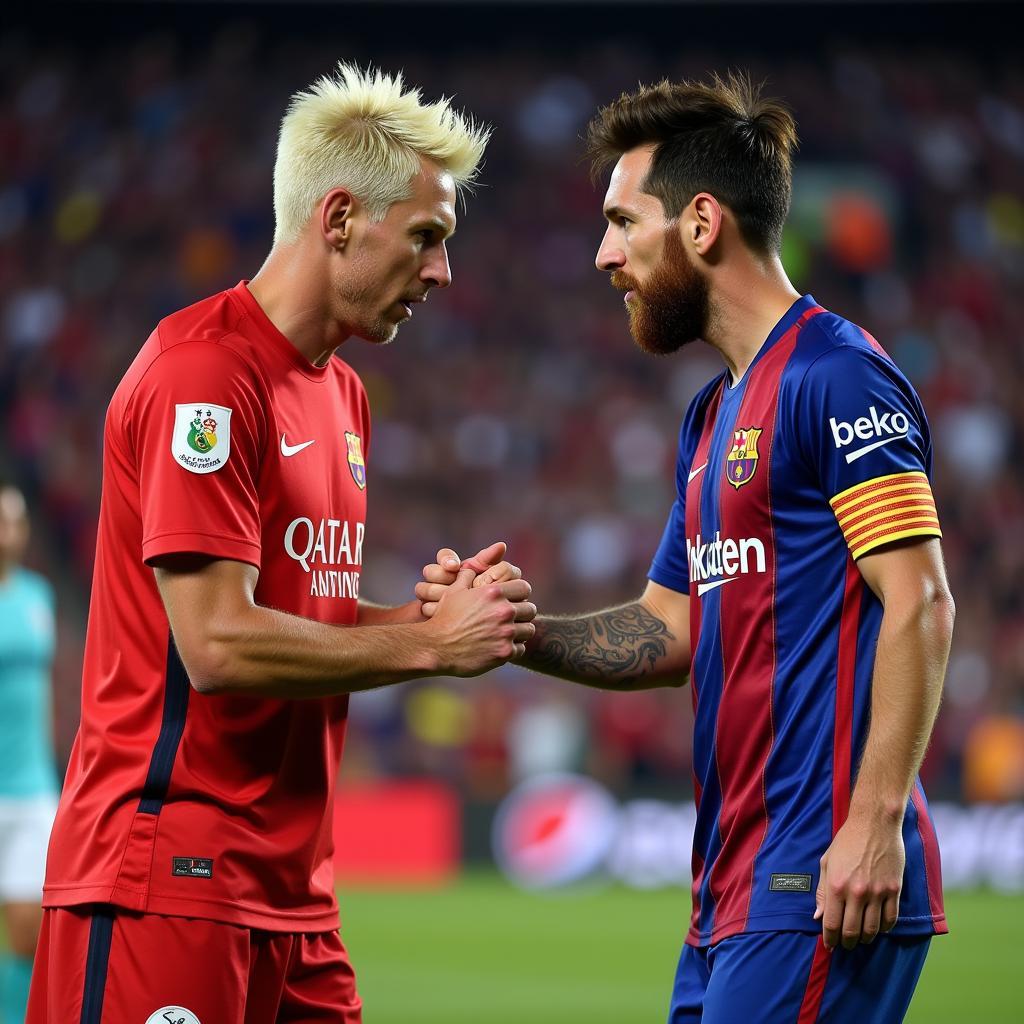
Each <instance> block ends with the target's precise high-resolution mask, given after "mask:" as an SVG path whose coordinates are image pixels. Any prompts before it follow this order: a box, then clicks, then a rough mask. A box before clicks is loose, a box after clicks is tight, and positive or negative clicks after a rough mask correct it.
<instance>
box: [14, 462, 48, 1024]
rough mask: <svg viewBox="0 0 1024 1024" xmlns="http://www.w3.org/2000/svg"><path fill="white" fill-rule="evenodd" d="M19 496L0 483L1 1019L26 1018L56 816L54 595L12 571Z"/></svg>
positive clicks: (20, 522) (19, 544) (20, 544)
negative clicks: (52, 682)
mask: <svg viewBox="0 0 1024 1024" xmlns="http://www.w3.org/2000/svg"><path fill="white" fill-rule="evenodd" d="M28 533H29V522H28V512H27V509H26V506H25V498H24V496H23V495H22V493H21V491H20V490H18V488H16V487H14V486H13V485H11V484H9V483H7V482H5V481H3V480H0V904H2V907H3V918H4V926H5V928H6V931H7V945H8V947H9V951H8V952H0V1020H4V1021H7V1022H8V1024H20V1022H21V1021H23V1020H24V1019H25V1002H26V1000H27V999H28V985H29V978H30V977H31V974H32V955H33V953H35V948H36V939H37V938H38V936H39V923H40V920H41V918H42V908H41V906H40V901H41V900H42V896H43V864H44V862H45V860H46V841H47V839H49V837H50V826H51V825H52V824H53V815H54V812H55V811H56V809H57V773H56V771H55V770H54V760H53V743H52V739H51V722H50V701H51V689H50V665H51V663H52V661H53V648H54V628H53V591H52V590H51V589H50V585H49V584H48V583H47V582H46V580H44V579H43V578H42V577H41V576H39V575H37V574H36V573H34V572H30V571H29V570H28V569H24V568H22V567H21V565H20V564H19V563H20V562H21V558H22V555H23V554H24V552H25V545H26V544H27V543H28Z"/></svg>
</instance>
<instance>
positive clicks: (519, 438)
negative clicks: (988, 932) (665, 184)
mask: <svg viewBox="0 0 1024 1024" xmlns="http://www.w3.org/2000/svg"><path fill="white" fill-rule="evenodd" d="M340 56H345V57H349V56H353V57H356V58H358V59H367V58H369V57H371V56H374V55H373V54H371V53H369V52H367V53H354V54H353V53H340V52H338V49H337V45H336V44H329V43H327V42H324V41H319V42H314V43H311V42H309V41H308V40H306V41H301V42H300V41H297V40H289V39H287V38H281V39H277V38H275V37H274V36H273V34H271V33H267V32H264V31H261V30H259V29H257V28H254V27H252V26H251V25H248V24H240V25H230V24H229V25H227V26H226V27H224V28H222V29H218V31H217V32H216V33H214V35H213V36H212V37H211V38H210V39H209V40H208V41H205V42H204V43H203V45H202V46H200V47H195V46H189V45H186V44H185V43H183V42H182V41H181V40H180V39H178V38H176V37H175V36H174V35H173V34H161V33H155V34H149V35H144V36H141V37H140V38H138V39H135V40H133V41H131V42H130V44H128V45H125V46H121V47H118V48H116V49H115V48H114V46H113V44H109V45H106V46H99V47H96V48H92V47H90V48H85V47H82V48H73V47H71V46H70V45H67V44H52V45H50V44H42V43H39V42H32V44H31V45H27V43H26V38H25V37H23V36H21V35H19V34H18V33H17V32H10V33H8V34H6V35H4V34H0V82H2V83H3V88H2V89H0V152H2V154H3V157H2V160H0V415H2V418H3V435H2V436H3V441H2V444H0V469H4V470H6V471H7V472H9V473H10V474H11V475H12V476H13V478H14V479H16V480H17V481H18V482H19V483H20V484H21V486H22V487H23V488H24V489H25V491H26V493H27V494H28V495H29V497H30V500H31V502H32V505H33V508H34V510H35V514H36V519H35V524H34V525H35V539H34V547H33V556H32V559H31V562H32V564H34V565H35V566H36V567H38V568H40V569H41V570H42V571H44V572H45V573H46V574H47V575H48V577H49V578H51V579H52V580H54V581H55V583H56V584H57V586H58V588H59V595H60V606H61V637H62V644H61V652H62V653H61V656H60V661H59V670H58V674H57V680H56V685H57V700H56V708H57V715H58V723H57V730H58V749H59V750H60V751H61V752H62V753H63V754H65V755H66V752H67V750H68V749H69V747H70V742H71V739H72V737H73V733H74V728H75V724H76V714H77V703H78V701H77V687H78V678H77V672H78V659H79V657H80V642H81V640H80V638H81V634H82V631H83V628H84V618H85V609H86V604H87V597H88V587H89V580H90V570H91V563H92V558H93V548H94V542H95V527H96V514H97V508H98V499H99V493H98V491H99V480H100V460H101V458H102V454H103V453H102V451H101V439H102V420H103V414H104V411H105V408H106V404H107V401H108V399H109V396H110V394H111V392H112V391H113V389H114V386H115V385H116V383H117V381H118V380H119V378H120V376H121V374H122V373H123V371H124V369H125V368H126V367H127V365H128V364H129V362H130V361H131V359H132V358H133V356H134V354H135V352H136V351H137V350H138V348H139V347H140V346H141V344H142V342H143V341H144V340H145V338H146V336H147V334H148V333H149V331H150V330H151V329H152V328H153V326H154V325H155V324H156V322H157V320H158V319H159V318H160V317H161V316H163V315H166V314H167V313H169V312H171V311H173V310H175V309H177V308H179V307H181V306H183V305H185V304H187V303H189V302H191V301H194V300H196V299H198V298H201V297H203V296H205V295H207V294H210V293H212V292H214V291H216V290H218V289H221V288H224V287H229V286H231V285H233V284H234V283H236V282H237V281H238V280H239V279H241V278H243V277H249V276H251V275H252V274H253V273H255V271H256V270H257V269H258V268H259V266H260V264H261V262H262V260H263V257H264V256H265V254H266V252H267V251H268V249H269V246H270V241H271V237H272V232H273V211H272V208H271V168H272V164H273V154H274V146H275V141H276V140H275V131H276V128H277V125H278V123H279V120H280V117H281V114H282V111H283V106H284V103H285V101H286V98H287V96H288V95H289V94H290V93H291V92H293V91H294V90H295V89H296V88H298V87H299V86H301V85H302V84H304V83H305V82H307V81H309V80H311V79H312V78H313V77H315V76H316V75H317V74H320V73H323V72H326V71H328V70H330V69H331V67H332V65H333V63H334V61H335V60H337V59H338V57H340ZM380 59H382V60H383V61H384V63H385V64H386V66H388V67H389V68H396V67H402V68H404V69H405V71H406V74H407V77H408V78H409V80H411V81H414V82H416V83H419V84H422V86H423V88H424V90H425V91H426V92H427V93H428V94H431V93H435V94H436V93H441V92H444V93H446V94H452V93H454V94H455V95H456V97H457V102H458V104H459V105H464V106H465V107H466V108H467V109H468V110H469V111H471V112H472V113H473V114H474V115H475V116H476V117H478V118H481V119H483V120H485V121H488V122H490V123H491V124H493V125H494V126H495V127H496V132H495V135H494V139H493V142H492V143H491V146H490V148H489V151H488V155H487V160H486V166H485V168H484V172H483V176H482V183H481V187H480V188H479V189H478V191H477V194H476V195H474V196H472V197H471V198H470V199H469V201H468V204H467V207H466V209H465V211H463V212H461V213H460V225H459V231H458V237H457V238H456V239H455V240H454V241H453V243H452V244H451V247H450V252H451V258H452V269H453V274H454V285H453V287H452V288H451V289H450V290H448V291H446V292H443V293H439V294H435V295H432V296H431V300H430V303H429V304H428V305H427V306H426V307H425V308H423V309H421V310H419V311H418V312H417V314H416V316H415V319H414V322H413V323H411V324H410V325H408V326H406V327H405V328H403V330H402V332H401V335H400V337H399V339H398V340H397V341H396V342H395V343H394V344H393V345H390V346H388V347H386V348H381V349H374V348H372V347H371V346H369V345H367V344H364V343H362V342H360V341H358V340H356V339H353V340H351V341H350V342H348V343H347V344H346V345H345V346H344V347H343V348H342V350H341V355H342V357H343V358H345V359H346V360H348V361H350V362H351V363H352V364H353V365H354V366H355V367H356V369H357V370H358V371H359V372H360V374H361V375H362V376H363V379H364V381H365V383H366V386H367V389H368V391H369V395H370V400H371V406H372V409H373V415H374V427H373V433H372V439H371V442H370V450H369V459H368V464H369V481H370V483H369V490H368V493H369V495H370V499H369V500H370V518H369V527H368V538H367V549H366V550H367V553H366V563H365V565H364V571H363V577H362V587H363V590H362V592H363V595H364V596H366V597H369V598H371V599H374V600H379V601H391V602H400V601H404V600H407V599H408V598H409V597H410V596H411V591H412V586H413V583H414V582H415V581H416V579H418V577H419V571H420V568H421V566H422V565H423V564H424V563H425V562H428V561H431V560H432V559H433V555H434V552H435V551H436V550H437V548H438V547H440V546H442V545H452V546H455V547H456V548H457V549H458V550H459V551H460V552H461V553H463V554H470V553H472V552H474V551H475V550H476V549H477V548H478V547H481V546H482V545H483V544H485V543H487V542H489V541H491V540H494V539H504V540H506V541H508V543H509V556H510V558H511V559H512V560H513V561H515V562H516V563H517V564H518V565H520V566H522V567H523V569H524V573H525V575H526V576H527V578H528V579H530V580H531V582H532V583H533V586H534V600H535V601H536V602H537V604H538V606H539V607H540V609H541V610H542V611H573V610H578V609H583V608H594V607H596V606H598V605H599V604H600V603H601V602H606V603H612V602H618V601H621V600H624V599H626V598H628V597H630V596H633V595H635V594H636V593H637V592H639V590H640V588H641V585H642V583H643V580H644V578H645V574H646V570H647V567H648V565H649V560H650V557H651V555H652V553H653V551H654V549H655V547H656V545H657V541H658V538H659V536H660V532H661V528H662V525H663V523H664V518H665V516H666V514H667V512H668V509H669V506H670V504H671V500H672V494H673V486H674V483H673V479H674V477H673V474H674V459H675V439H676V436H677V431H678V425H679V420H680V417H681V415H682V412H683V410H684V409H685V407H686V404H687V402H688V401H689V399H690V397H691V396H692V395H693V394H694V392H695V391H696V390H697V389H698V387H699V386H700V385H701V384H703V383H704V382H705V381H706V380H708V379H709V378H710V377H711V376H713V375H714V374H716V373H717V372H718V371H719V369H720V362H719V360H718V358H717V356H716V355H715V353H714V352H712V351H711V350H710V349H707V348H705V347H703V346H699V347H695V348H694V349H690V350H686V351H684V352H683V353H682V354H680V355H679V356H676V357H675V358H672V359H668V360H659V359H654V358H650V357H646V356H644V355H642V354H641V353H640V352H639V351H637V350H636V349H635V348H634V346H633V345H632V342H631V341H630V339H629V335H628V330H627V326H626V319H625V315H624V313H623V311H622V309H621V298H620V296H619V295H618V293H616V292H614V291H613V290H612V289H611V288H610V287H609V286H608V282H607V280H606V279H605V277H604V276H603V275H601V274H599V273H598V272H597V271H596V270H595V268H594V266H593V257H594V253H595V251H596V248H597V244H598V241H599V239H600V237H601V234H602V231H603V223H602V218H601V213H600V202H601V194H602V192H601V186H598V187H597V188H596V189H595V187H594V186H593V185H592V184H591V182H590V181H589V178H588V173H587V168H586V165H585V163H583V162H582V161H581V144H580V135H581V132H582V131H583V129H584V126H585V124H586V122H587V120H588V118H589V116H590V115H591V114H592V113H593V111H594V110H595V109H596V108H597V106H598V105H600V104H602V103H605V102H607V101H609V100H610V99H612V98H614V97H615V96H616V95H617V94H618V93H619V92H620V91H621V90H622V89H624V88H630V87H632V86H633V85H634V84H635V83H636V82H637V81H638V80H645V81H649V80H653V79H657V78H659V77H662V76H664V75H668V76H671V77H680V76H687V77H695V76H702V75H704V74H705V73H706V72H707V71H708V70H709V69H712V68H716V67H718V68H722V67H723V65H722V64H721V63H720V61H721V60H723V59H724V58H722V57H721V56H719V55H716V54H713V53H700V54H695V53H692V54H690V55H687V54H686V53H685V52H683V53H681V54H680V55H679V56H677V57H675V58H673V59H671V60H666V59H665V58H664V57H663V56H657V55H655V54H653V53H650V52H646V51H644V50H642V49H639V48H631V47H630V46H628V45H625V46H618V47H616V48H615V49H614V50H613V49H612V48H611V47H610V46H606V47H604V48H601V47H597V48H595V47H593V46H591V47H589V48H586V49H582V48H581V49H580V50H579V51H578V52H573V51H569V52H564V53H561V54H559V55H557V56H555V55H544V54H543V53H541V54H534V55H530V54H528V53H527V52H525V51H518V50H517V51H507V52H498V53H496V54H492V53H489V54H486V55H479V54H478V55H465V56H463V57H461V58H460V59H459V60H458V61H453V62H451V63H448V62H444V61H438V60H434V59H431V58H430V57H429V56H424V54H423V53H422V52H420V53H417V54H411V53H402V52H397V53H394V54H392V55H389V56H387V57H386V58H385V57H383V56H381V57H380ZM734 62H735V61H734ZM746 63H747V66H749V67H750V70H751V71H752V73H753V75H754V76H755V77H758V78H760V77H766V78H768V79H769V82H770V85H769V88H768V92H769V93H770V94H773V95H778V96H780V97H782V98H784V99H785V100H786V101H787V102H788V103H789V104H790V105H791V107H792V108H793V110H794V113H795V115H796V118H797V122H798V125H799V129H800V134H801V149H800V153H799V157H798V161H797V171H796V178H795V198H794V204H793V213H792V216H791V221H790V227H789V229H788V231H787V235H786V239H785V245H784V261H785V263H786V266H787V269H788V271H789V273H790V276H791V277H792V279H793V280H794V282H795V283H796V284H797V286H798V287H800V288H802V289H803V290H805V291H809V292H811V293H812V294H814V296H815V297H816V298H817V299H818V300H819V301H820V302H821V303H822V304H823V305H825V306H828V307H831V308H834V309H836V310H837V311H839V312H841V313H842V314H843V315H845V316H847V317H849V318H850V319H851V320H854V321H856V322H859V323H860V324H861V325H862V326H864V327H865V328H866V329H867V330H869V331H871V332H872V333H873V334H874V335H875V336H876V337H877V338H878V339H879V340H880V341H881V342H882V344H883V345H884V346H885V347H886V348H887V349H888V351H889V352H890V354H891V355H892V356H893V357H894V358H895V359H896V361H897V362H898V363H899V364H900V365H901V366H902V368H903V369H904V370H905V371H906V372H907V374H908V375H909V377H910V378H911V380H912V381H913V383H914V385H915V387H916V388H917V389H918V391H919V393H920V394H921V396H922V399H923V401H924V403H925V407H926V409H927V410H928V413H929V416H930V420H931V424H932V430H933V436H934V439H935V471H934V489H935V494H936V498H937V500H938V504H939V511H940V518H941V520H942V524H943V528H944V531H945V539H944V550H945V553H946V558H947V561H948V567H949V575H950V581H951V585H952V589H953V593H954V596H955V598H956V601H957V608H958V614H957V625H956V635H955V639H954V648H953V654H952V658H951V662H950V667H949V675H948V682H947V690H946V698H945V704H944V709H943V712H942V714H941V717H940V719H939V723H938V726H937V729H936V734H935V738H934V740H933V744H932V749H931V751H930V754H929V758H928V760H927V762H926V766H925V781H926V784H927V785H928V787H929V793H930V794H931V795H932V796H947V797H967V798H975V799H1009V798H1018V799H1019V798H1024V766H1022V765H1021V763H1020V758H1021V754H1020V750H1022V749H1024V742H1022V734H1024V724H1022V723H1024V588H1022V586H1021V580H1022V579H1024V402H1022V401H1021V400H1020V397H1019V388H1020V384H1021V382H1022V381H1024V345H1022V344H1021V342H1020V337H1019V331H1020V324H1021V323H1024V287H1022V286H1024V76H1022V75H1021V72H1020V69H1019V67H1016V66H1013V65H1012V63H1011V62H1010V61H1009V59H1006V60H1004V61H1001V59H1000V58H993V59H992V60H989V61H982V59H981V58H979V57H971V56H969V55H966V54H964V55H961V56H952V55H949V54H946V55H944V57H943V59H942V60H941V61H937V60H936V59H934V55H932V56H929V55H928V54H918V55H914V54H907V53H900V52H897V51H895V50H893V51H892V52H891V53H888V54H886V53H884V52H880V51H874V52H872V53H871V54H870V55H869V54H867V53H865V52H858V51H857V50H856V49H850V50H847V51H845V52H837V53H834V54H832V55H831V56H830V57H829V59H828V60H822V59H820V57H818V58H817V59H814V60H811V59H810V58H807V57H799V56H793V57H790V58H787V59H785V60H779V61H775V62H773V63H772V64H771V65H768V64H766V63H765V62H764V61H763V60H762V61H760V62H759V61H756V60H755V61H751V62H746ZM690 714H691V713H690V698H689V694H688V693H687V692H686V691H679V690H674V689H673V690H666V691H650V692H644V693H637V694H610V693H608V694H606V693H596V692H589V691H588V692H584V691H583V690H582V689H580V688H573V687H571V686H570V685H569V684H565V683H558V682H555V681H552V680H547V679H541V678H539V677H535V676H531V675H529V674H528V673H526V672H524V671H522V670H519V669H517V668H515V667H506V668H504V669H503V670H501V671H499V672H496V673H493V674H491V675H490V676H488V677H485V678H482V679H477V680H466V681H462V680H425V681H422V682H415V683H411V684H407V685H405V686H402V687H396V688H392V689H389V690H382V691H376V692H369V693H365V694H360V695H358V696H357V697H355V698H354V699H353V711H352V723H351V727H350V732H349V740H348V752H347V755H346V768H345V773H346V775H347V776H348V777H350V778H354V777H359V776H375V775H380V774H407V773H417V772H429V773H433V774H436V775H440V776H442V777H445V778H449V779H451V780H452V781H453V782H454V783H456V784H457V785H458V786H459V787H460V788H461V789H462V790H463V791H464V792H465V793H466V794H467V795H468V796H470V797H473V798H478V799H485V800H486V799H492V798H494V797H497V796H498V795H500V794H501V793H503V792H504V791H505V789H506V788H507V787H508V785H509V784H510V783H511V782H513V781H515V780H516V779H517V778H521V777H523V776H525V775H527V774H529V773H531V772H533V771H536V770H539V769H543V768H582V769H583V770H586V771H589V772H591V773H594V774H595V775H597V776H598V777H600V778H602V779H604V780H605V781H607V782H609V783H611V784H612V785H613V786H614V787H616V788H617V789H619V790H621V791H630V790H636V789H637V788H642V789H646V790H648V791H652V790H658V791H661V792H668V793H681V792H683V791H684V790H685V789H686V788H687V787H688V786H689V779H690V773H689V754H690V750H689V744H690V735H691V730H690ZM1015 758H1016V761H1015V760H1014V759H1015ZM1014 764H1016V768H1014Z"/></svg>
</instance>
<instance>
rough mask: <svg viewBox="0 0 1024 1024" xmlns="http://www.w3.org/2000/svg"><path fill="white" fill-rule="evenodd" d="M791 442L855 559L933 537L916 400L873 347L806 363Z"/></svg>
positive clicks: (923, 429) (926, 451)
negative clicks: (889, 546)
mask: <svg viewBox="0 0 1024 1024" xmlns="http://www.w3.org/2000/svg"><path fill="white" fill-rule="evenodd" d="M796 429H797V433H798V440H799V443H800V446H801V448H802V449H803V451H804V454H805V457H806V459H807V460H808V462H809V464H810V466H811V468H812V471H813V472H814V473H815V475H816V476H817V479H818V482H819V484H820V486H821V489H822V491H823V493H824V494H825V496H826V498H827V499H828V501H829V504H830V505H831V506H832V510H833V512H834V513H835V516H836V520H837V521H838V523H839V527H840V529H841V530H842V531H843V536H844V537H845V538H846V543H847V545H848V546H849V548H850V553H851V554H852V556H853V557H854V558H855V559H856V558H860V557H861V556H862V555H866V554H867V553H868V552H869V551H873V550H874V549H875V548H877V547H879V546H881V545H883V544H888V543H890V542H892V541H895V540H902V539H904V538H907V537H941V536H942V532H941V530H940V528H939V520H938V515H937V513H936V510H935V499H934V498H933V496H932V489H931V483H930V480H929V475H930V472H931V438H930V435H929V430H928V421H927V419H926V418H925V414H924V409H923V407H922V405H921V401H920V399H919V398H918V397H917V395H916V394H915V392H914V390H913V388H912V387H911V386H910V383H909V382H908V381H907V379H906V378H905V377H904V376H903V375H902V374H901V373H900V372H899V370H898V369H897V368H896V366H895V364H894V363H892V361H891V360H889V358H888V357H887V356H885V355H884V354H883V353H881V352H876V351H874V350H868V349H861V348H858V347H854V346H841V347H838V348H836V349H833V350H831V351H829V352H827V353H825V354H824V355H822V356H820V357H819V358H818V359H817V360H815V362H814V363H813V364H812V365H811V366H810V367H809V368H808V371H807V374H806V376H805V378H804V381H803V385H802V387H801V400H800V401H799V402H798V416H797V424H796Z"/></svg>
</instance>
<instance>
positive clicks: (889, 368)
mask: <svg viewBox="0 0 1024 1024" xmlns="http://www.w3.org/2000/svg"><path fill="white" fill-rule="evenodd" d="M793 368H794V370H795V374H794V379H795V381H796V383H797V384H798V385H799V386H800V388H801V390H802V391H803V392H804V393H805V394H808V393H809V394H814V393H817V392H821V391H822V390H829V389H835V388H837V387H842V388H844V389H846V390H850V389H853V388H856V387H857V386H858V385H863V384H868V383H872V384H875V385H882V386H889V387H895V388H896V389H898V390H900V391H903V392H904V393H907V394H913V393H914V390H913V387H912V385H911V384H910V381H909V380H907V378H906V376H905V375H904V374H903V372H902V371H901V370H900V368H899V367H898V366H897V365H896V363H895V362H893V360H892V358H891V357H890V356H889V354H888V353H887V352H886V351H885V349H884V348H882V346H881V345H880V344H879V343H878V342H877V341H876V340H875V339H874V338H873V337H872V336H871V335H870V334H869V333H868V332H867V331H865V330H864V329H863V328H862V327H859V326H858V325H857V324H855V323H852V322H851V321H849V320H847V319H845V318H844V317H841V316H838V315H837V314H835V313H831V312H828V311H826V312H824V313H819V314H818V315H817V316H816V317H814V318H813V319H812V320H810V321H809V322H808V324H807V326H806V327H805V328H804V329H803V330H802V331H801V332H800V337H799V339H798V342H797V345H796V348H795V349H794V352H793Z"/></svg>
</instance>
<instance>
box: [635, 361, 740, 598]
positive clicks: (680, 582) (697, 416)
mask: <svg viewBox="0 0 1024 1024" xmlns="http://www.w3.org/2000/svg"><path fill="white" fill-rule="evenodd" d="M721 381H722V377H716V378H715V379H714V380H713V381H711V382H710V383H709V384H708V385H706V386H705V387H704V388H703V389H702V390H700V391H699V392H698V393H697V394H696V396H694V399H693V401H692V402H691V403H690V406H689V408H688V409H687V410H686V415H685V416H684V417H683V423H682V426H681V427H680V428H679V451H678V455H677V456H676V498H675V501H674V502H673V503H672V508H671V509H670V510H669V514H668V519H667V520H666V522H665V529H664V530H663V531H662V534H661V543H660V544H659V545H658V550H657V551H656V552H655V554H654V560H653V561H652V562H651V568H650V570H649V571H648V573H647V578H648V579H649V580H651V581H652V582H654V583H658V584H660V585H661V586H663V587H668V589H669V590H675V591H678V592H679V593H680V594H688V593H689V592H690V563H689V559H688V558H687V554H686V488H687V487H688V485H689V474H690V467H691V465H692V463H693V456H694V454H695V452H696V451H697V445H698V443H699V442H700V435H701V431H702V430H703V427H704V416H705V413H706V412H707V408H708V402H709V401H710V398H711V396H712V395H713V394H714V393H715V390H716V388H717V386H718V385H719V384H720V383H721Z"/></svg>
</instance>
